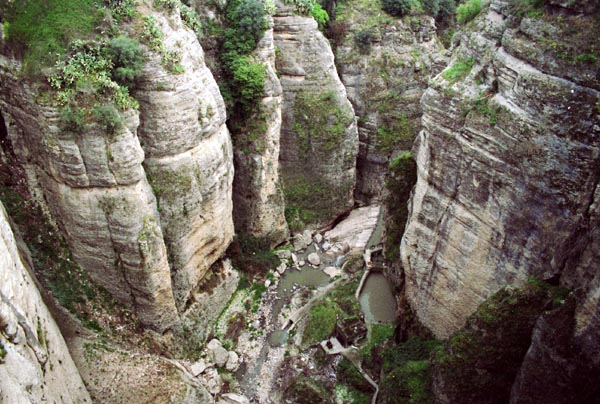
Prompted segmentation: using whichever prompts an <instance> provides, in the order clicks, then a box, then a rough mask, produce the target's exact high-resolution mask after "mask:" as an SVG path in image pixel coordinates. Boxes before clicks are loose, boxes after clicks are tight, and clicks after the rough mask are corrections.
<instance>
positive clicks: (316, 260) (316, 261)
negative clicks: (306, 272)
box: [307, 253, 321, 266]
mask: <svg viewBox="0 0 600 404" xmlns="http://www.w3.org/2000/svg"><path fill="white" fill-rule="evenodd" d="M307 259H308V262H309V263H310V264H311V265H314V266H319V265H321V257H319V254H317V253H310V254H308V258H307Z"/></svg>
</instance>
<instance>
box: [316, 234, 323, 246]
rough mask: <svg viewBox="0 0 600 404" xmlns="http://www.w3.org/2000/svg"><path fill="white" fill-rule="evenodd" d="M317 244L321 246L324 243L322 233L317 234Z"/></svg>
mask: <svg viewBox="0 0 600 404" xmlns="http://www.w3.org/2000/svg"><path fill="white" fill-rule="evenodd" d="M314 240H315V243H317V244H320V243H321V241H323V235H322V234H321V233H317V234H315V237H314Z"/></svg>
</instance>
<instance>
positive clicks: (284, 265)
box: [277, 262, 287, 274]
mask: <svg viewBox="0 0 600 404" xmlns="http://www.w3.org/2000/svg"><path fill="white" fill-rule="evenodd" d="M286 268H287V265H286V264H285V262H282V263H281V264H279V266H278V267H277V273H279V274H283V273H284V272H285V269H286Z"/></svg>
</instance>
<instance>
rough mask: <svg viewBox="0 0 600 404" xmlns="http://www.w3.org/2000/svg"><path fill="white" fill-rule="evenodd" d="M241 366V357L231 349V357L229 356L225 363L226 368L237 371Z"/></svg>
mask: <svg viewBox="0 0 600 404" xmlns="http://www.w3.org/2000/svg"><path fill="white" fill-rule="evenodd" d="M239 367H240V357H239V355H238V354H237V353H235V352H233V351H229V357H228V358H227V363H226V364H225V369H227V370H229V371H230V372H235V371H236V370H237V369H238V368H239Z"/></svg>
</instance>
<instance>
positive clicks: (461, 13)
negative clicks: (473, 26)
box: [456, 0, 483, 24]
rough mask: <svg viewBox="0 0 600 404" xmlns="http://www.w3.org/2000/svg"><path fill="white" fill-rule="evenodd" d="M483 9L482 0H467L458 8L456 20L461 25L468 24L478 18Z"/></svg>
mask: <svg viewBox="0 0 600 404" xmlns="http://www.w3.org/2000/svg"><path fill="white" fill-rule="evenodd" d="M481 7H483V2H482V0H467V1H466V2H465V3H463V4H461V5H460V6H458V7H457V8H456V20H457V21H458V22H459V23H460V24H466V23H468V22H469V21H471V20H472V19H473V18H475V17H477V15H478V14H479V12H480V11H481Z"/></svg>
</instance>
